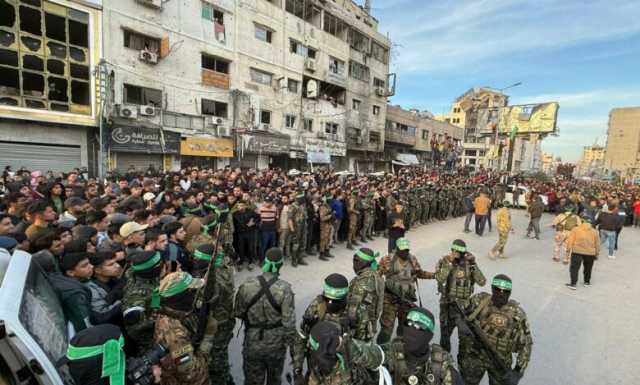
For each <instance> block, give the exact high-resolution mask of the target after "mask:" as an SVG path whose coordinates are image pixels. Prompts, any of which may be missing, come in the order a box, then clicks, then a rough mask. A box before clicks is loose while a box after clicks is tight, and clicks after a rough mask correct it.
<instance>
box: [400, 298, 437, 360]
mask: <svg viewBox="0 0 640 385" xmlns="http://www.w3.org/2000/svg"><path fill="white" fill-rule="evenodd" d="M434 320H435V318H434V317H433V314H432V313H431V312H430V311H429V310H427V309H424V308H420V307H415V308H413V309H411V310H409V312H408V313H407V320H406V322H405V324H404V328H403V340H404V353H405V355H406V356H407V358H409V360H410V361H414V363H416V364H417V363H418V362H416V361H424V360H426V357H427V355H428V354H429V343H430V342H431V339H432V338H433V331H434V330H435V321H434Z"/></svg>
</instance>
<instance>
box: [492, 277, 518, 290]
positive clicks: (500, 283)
mask: <svg viewBox="0 0 640 385" xmlns="http://www.w3.org/2000/svg"><path fill="white" fill-rule="evenodd" d="M491 286H495V287H497V288H498V289H503V290H511V289H512V288H513V284H512V283H511V281H507V280H505V279H500V278H494V279H493V281H492V282H491Z"/></svg>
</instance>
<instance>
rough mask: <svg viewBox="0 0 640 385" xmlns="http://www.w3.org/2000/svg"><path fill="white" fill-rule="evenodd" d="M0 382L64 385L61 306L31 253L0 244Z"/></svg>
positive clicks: (64, 339)
mask: <svg viewBox="0 0 640 385" xmlns="http://www.w3.org/2000/svg"><path fill="white" fill-rule="evenodd" d="M0 278H1V279H2V286H0V384H41V385H67V384H72V383H73V381H72V380H71V377H70V376H69V374H68V372H67V369H66V366H61V367H60V368H56V365H55V364H56V363H57V362H58V360H59V359H60V358H62V357H63V356H64V355H65V354H66V352H67V345H68V343H69V335H68V330H67V325H66V323H65V319H64V314H63V311H62V306H61V304H60V301H59V300H58V297H57V295H56V293H55V292H54V290H53V288H52V287H51V285H50V284H49V281H47V279H46V277H45V275H44V273H43V272H42V270H41V269H40V266H39V265H38V264H36V263H35V262H34V261H33V260H32V258H31V255H30V254H28V253H25V252H23V251H15V252H14V253H13V257H11V255H9V253H7V251H6V250H4V249H0Z"/></svg>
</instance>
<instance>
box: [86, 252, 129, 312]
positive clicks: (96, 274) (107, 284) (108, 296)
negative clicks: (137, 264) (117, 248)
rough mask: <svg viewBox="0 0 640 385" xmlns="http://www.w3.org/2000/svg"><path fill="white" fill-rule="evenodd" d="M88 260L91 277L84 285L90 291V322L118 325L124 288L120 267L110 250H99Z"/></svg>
mask: <svg viewBox="0 0 640 385" xmlns="http://www.w3.org/2000/svg"><path fill="white" fill-rule="evenodd" d="M89 261H90V262H91V264H92V265H93V278H92V279H91V280H90V281H89V282H87V283H86V284H85V285H86V286H87V288H88V289H89V291H90V292H91V323H93V324H94V325H99V324H104V323H110V324H116V325H119V324H121V320H122V303H121V299H122V295H123V290H124V280H123V279H121V278H120V277H121V275H122V267H121V266H120V265H119V264H118V262H117V260H116V256H115V253H113V252H111V251H99V252H97V253H95V254H93V255H92V256H91V257H90V259H89Z"/></svg>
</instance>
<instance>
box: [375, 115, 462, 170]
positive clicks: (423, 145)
mask: <svg viewBox="0 0 640 385" xmlns="http://www.w3.org/2000/svg"><path fill="white" fill-rule="evenodd" d="M463 136H464V129H463V128H461V127H458V126H455V125H453V124H451V123H448V122H441V121H437V120H435V119H433V115H432V114H431V113H429V112H426V111H425V112H421V111H418V110H415V109H413V110H405V109H403V108H402V107H400V106H392V105H389V106H387V119H386V124H385V131H384V137H385V139H384V142H385V147H384V152H385V156H384V159H385V160H386V161H389V162H393V163H396V164H400V165H418V164H422V165H426V164H429V165H431V164H433V161H434V160H435V159H434V153H435V152H437V151H442V152H443V150H444V147H449V149H448V150H451V149H453V150H454V151H453V152H455V150H456V149H457V148H458V147H459V145H460V144H461V143H462V138H463ZM449 153H451V151H449ZM443 160H444V159H443Z"/></svg>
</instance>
